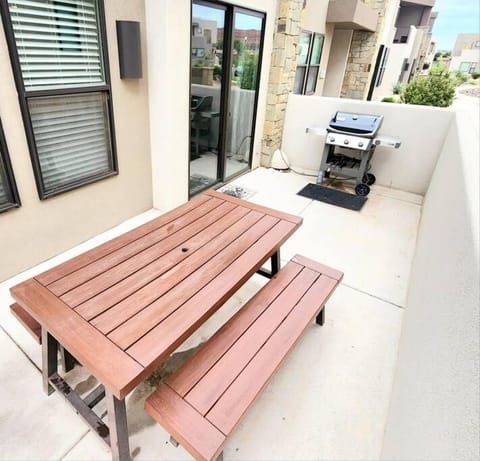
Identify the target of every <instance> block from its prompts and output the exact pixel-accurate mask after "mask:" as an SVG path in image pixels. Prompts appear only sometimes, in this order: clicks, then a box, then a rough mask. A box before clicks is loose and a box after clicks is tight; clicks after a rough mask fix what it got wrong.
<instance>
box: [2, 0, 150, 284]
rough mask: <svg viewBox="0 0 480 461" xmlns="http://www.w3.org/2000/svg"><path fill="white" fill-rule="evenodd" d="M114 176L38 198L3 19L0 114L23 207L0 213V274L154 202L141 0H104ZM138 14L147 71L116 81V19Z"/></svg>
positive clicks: (44, 256)
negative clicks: (136, 77)
mask: <svg viewBox="0 0 480 461" xmlns="http://www.w3.org/2000/svg"><path fill="white" fill-rule="evenodd" d="M105 10H106V18H105V19H106V25H107V39H108V47H109V58H110V72H111V79H112V98H113V107H114V118H115V131H116V144H117V156H118V165H119V174H118V176H115V177H112V178H109V179H105V180H102V181H99V182H97V183H94V184H90V185H87V186H83V187H81V188H79V189H76V190H74V191H70V192H66V193H64V194H61V195H58V196H56V197H52V198H49V199H47V200H43V201H41V200H40V199H39V198H38V194H37V189H36V187H35V180H34V176H33V169H32V165H31V162H30V156H29V151H28V147H27V141H26V137H25V130H24V126H23V121H22V117H21V114H20V108H19V104H18V98H17V91H16V88H15V83H14V79H13V74H12V70H11V64H10V59H9V56H8V50H7V45H6V41H5V34H4V31H3V27H2V25H1V24H0V69H1V79H0V117H1V119H2V124H3V128H4V131H5V137H6V141H7V144H8V149H9V152H10V158H11V161H12V167H13V172H14V175H15V179H16V182H17V186H18V189H19V194H20V199H21V202H22V206H21V207H20V208H18V209H13V210H10V211H7V212H5V213H1V214H0V281H2V280H4V279H6V278H8V277H10V276H12V275H14V274H17V273H18V272H20V271H22V270H24V269H27V268H29V267H31V266H33V265H36V264H38V263H39V262H41V261H43V260H45V259H48V258H50V257H52V256H54V255H56V254H58V253H60V252H62V251H65V250H66V249H68V248H71V247H72V246H74V245H77V244H79V243H80V242H82V241H84V240H86V239H88V238H90V237H92V236H94V235H96V234H98V233H99V232H102V231H104V230H106V229H109V228H111V227H113V226H115V225H116V224H119V223H120V222H122V221H124V220H126V219H127V218H129V217H131V216H134V215H136V214H138V213H140V212H142V211H145V210H147V209H149V208H151V206H152V198H151V190H152V187H151V168H150V157H149V155H150V152H149V151H150V146H149V122H148V93H147V78H146V77H147V62H146V48H145V44H146V40H145V12H144V1H143V0H128V1H127V0H123V1H119V0H105ZM121 19H125V20H134V21H140V23H141V24H140V27H141V31H142V57H143V70H144V71H143V74H144V78H142V79H139V80H120V76H119V66H118V51H117V40H116V29H115V27H116V26H115V21H116V20H121Z"/></svg>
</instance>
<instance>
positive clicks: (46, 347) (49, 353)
mask: <svg viewBox="0 0 480 461" xmlns="http://www.w3.org/2000/svg"><path fill="white" fill-rule="evenodd" d="M57 351H58V343H57V340H56V339H55V338H54V337H53V336H52V335H51V334H50V333H48V331H47V330H46V328H44V327H42V380H43V391H44V392H45V394H47V395H50V394H51V393H52V392H53V391H54V390H55V389H54V388H53V387H52V386H51V385H50V383H49V378H50V376H52V375H53V374H54V373H56V372H57V367H58V359H57Z"/></svg>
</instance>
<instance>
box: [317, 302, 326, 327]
mask: <svg viewBox="0 0 480 461" xmlns="http://www.w3.org/2000/svg"><path fill="white" fill-rule="evenodd" d="M315 322H316V323H317V325H320V326H323V324H324V323H325V306H323V307H322V310H321V311H320V312H319V313H318V315H317V317H316V319H315Z"/></svg>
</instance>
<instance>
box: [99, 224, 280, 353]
mask: <svg viewBox="0 0 480 461" xmlns="http://www.w3.org/2000/svg"><path fill="white" fill-rule="evenodd" d="M276 223H278V219H276V218H272V217H271V216H264V217H263V218H262V219H261V220H260V221H258V222H257V223H256V224H254V225H253V226H252V227H250V229H247V230H246V231H245V232H244V233H243V234H242V235H240V236H239V237H238V238H237V239H236V240H235V241H234V242H232V243H231V244H230V245H229V246H228V247H226V248H225V249H224V250H223V251H222V252H221V253H219V254H218V255H216V256H214V257H213V258H212V259H210V260H209V261H208V262H207V263H206V264H204V265H203V266H202V267H200V268H199V269H198V270H196V271H195V272H193V273H192V270H191V269H190V267H189V263H190V261H188V260H187V263H186V264H182V268H183V269H184V270H185V273H186V274H190V275H189V277H188V278H184V280H183V281H182V282H180V283H179V284H178V285H176V286H175V287H174V288H172V289H171V290H170V291H169V292H168V293H167V294H166V295H165V296H163V297H162V298H160V299H159V301H158V302H155V303H153V304H150V305H149V306H148V307H146V308H145V309H143V310H142V311H141V312H139V313H138V314H136V315H135V316H134V317H132V318H131V319H129V321H128V322H126V323H124V324H123V325H121V326H119V327H118V328H117V329H115V330H113V331H112V332H111V333H110V334H108V337H109V338H110V339H111V340H112V341H113V342H114V343H115V344H118V345H119V346H120V347H121V348H122V349H127V348H128V347H130V346H131V345H132V344H133V343H135V341H137V340H138V339H139V338H141V337H142V336H144V335H145V334H146V333H148V332H149V331H150V330H151V329H153V328H154V327H155V326H156V325H157V324H159V323H161V322H162V320H163V319H164V318H166V317H167V316H169V315H170V314H171V313H172V312H174V311H175V310H176V309H178V307H179V306H181V305H182V304H184V303H185V302H186V301H187V300H188V299H189V298H191V296H192V294H195V292H196V291H198V290H199V289H200V288H201V287H203V286H204V285H206V284H207V283H209V282H210V281H211V280H212V279H214V278H215V277H216V276H217V275H218V274H219V273H221V272H222V270H224V269H225V268H226V267H228V266H229V265H230V264H231V263H232V262H233V261H235V259H237V258H238V257H239V256H240V255H241V254H242V253H244V252H245V251H248V250H249V247H251V245H253V244H254V243H255V242H256V241H257V240H259V239H260V238H261V237H262V235H264V234H265V233H266V232H268V230H269V229H271V228H272V227H273V226H274V225H275V224H276ZM194 287H195V288H194ZM204 302H205V303H207V304H208V303H209V300H208V298H207V299H206V300H205V301H204Z"/></svg>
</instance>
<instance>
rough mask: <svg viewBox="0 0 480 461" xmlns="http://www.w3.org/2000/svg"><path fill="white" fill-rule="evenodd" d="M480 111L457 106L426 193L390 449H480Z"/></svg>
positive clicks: (392, 453) (444, 453) (463, 453)
mask: <svg viewBox="0 0 480 461" xmlns="http://www.w3.org/2000/svg"><path fill="white" fill-rule="evenodd" d="M467 102H468V101H467ZM470 102H472V103H475V102H476V101H475V99H474V98H470ZM478 114H479V112H478V102H476V107H475V106H472V111H471V112H469V113H464V112H463V111H462V112H458V115H457V120H456V122H455V123H453V124H452V127H451V128H450V130H449V132H448V136H447V139H446V143H445V146H444V148H443V150H442V153H441V156H440V159H439V162H438V165H437V167H436V168H435V171H434V174H433V178H432V182H431V185H430V187H429V188H428V191H427V194H426V197H425V201H424V207H423V214H422V220H421V223H420V228H419V234H418V240H417V248H416V254H415V257H414V261H413V266H412V272H411V278H410V285H409V291H408V299H407V308H406V311H405V315H404V320H403V329H402V336H401V340H400V347H399V358H398V364H397V373H396V378H395V382H394V387H393V393H392V400H391V405H390V412H389V418H388V423H387V429H386V435H385V439H384V446H383V455H382V458H383V459H389V460H390V459H402V460H417V459H422V460H427V459H432V460H434V459H448V460H467V459H480V452H479V444H478V433H479V421H480V414H479V409H480V399H479V392H480V391H479V388H478V383H479V381H480V376H479V354H478V351H479V338H480V331H479V325H480V319H479V301H478V300H479V284H478V281H479V278H480V277H479V208H480V207H479V195H480V192H479V175H478V172H479V155H478V146H479V145H480V143H479V126H480V124H479V120H478V118H479V117H478Z"/></svg>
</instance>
